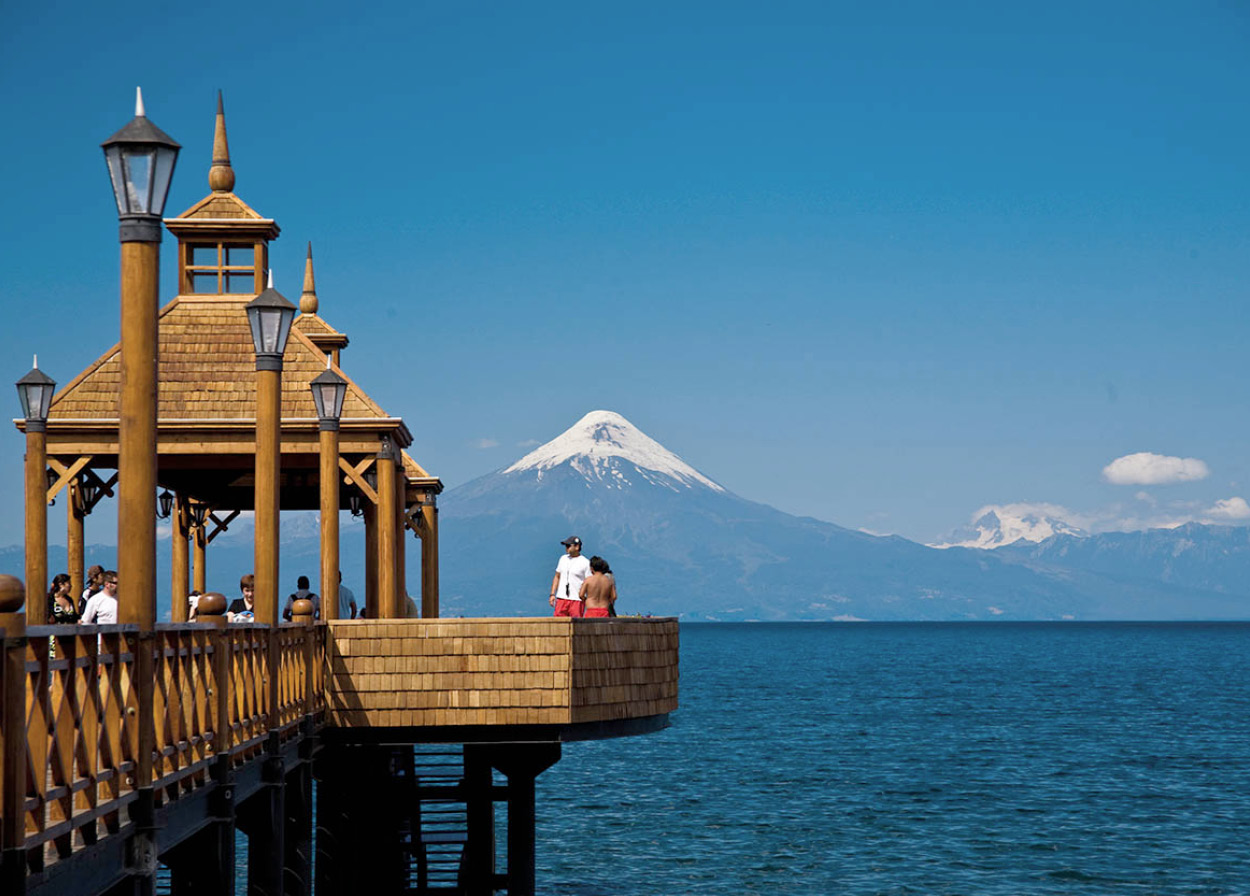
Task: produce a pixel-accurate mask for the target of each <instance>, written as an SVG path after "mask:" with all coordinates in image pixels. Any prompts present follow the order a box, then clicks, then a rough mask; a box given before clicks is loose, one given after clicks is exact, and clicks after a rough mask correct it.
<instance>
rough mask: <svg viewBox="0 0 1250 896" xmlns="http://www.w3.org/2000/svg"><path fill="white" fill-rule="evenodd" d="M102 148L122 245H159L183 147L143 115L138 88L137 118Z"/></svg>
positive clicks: (140, 92) (105, 142)
mask: <svg viewBox="0 0 1250 896" xmlns="http://www.w3.org/2000/svg"><path fill="white" fill-rule="evenodd" d="M100 145H101V146H102V147H104V159H105V161H106V162H108V167H109V179H110V180H112V182H113V197H114V198H115V199H116V200H117V217H118V219H119V220H120V221H121V240H122V242H123V243H127V242H144V243H159V242H160V241H161V225H160V217H161V215H162V214H163V213H164V211H165V199H166V198H167V197H168V196H169V182H170V180H171V179H172V178H173V176H174V163H175V162H176V161H178V150H179V149H181V148H182V147H181V146H179V145H178V143H177V142H176V141H175V140H174V139H173V138H172V137H170V136H169V135H168V134H166V133H165V132H164V131H162V130H161V129H160V128H158V127H157V126H156V125H154V124H152V122H150V121H148V119H147V116H146V115H144V112H143V92H142V91H140V90H139V89H138V88H136V90H135V117H134V118H133V119H131V121H130V123H129V124H128V125H126V126H125V127H124V128H122V129H121V130H120V131H118V132H117V133H116V134H114V135H113V136H112V137H109V138H108V139H107V140H105V141H104V142H103V143H101V144H100Z"/></svg>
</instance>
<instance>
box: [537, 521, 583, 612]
mask: <svg viewBox="0 0 1250 896" xmlns="http://www.w3.org/2000/svg"><path fill="white" fill-rule="evenodd" d="M560 544H562V545H564V551H565V553H564V556H563V557H561V558H560V562H559V563H557V564H556V575H555V578H553V579H552V580H551V597H550V598H548V600H547V603H549V604H551V606H553V607H555V613H554V614H553V615H555V616H572V617H573V618H578V617H580V616H581V615H582V601H581V597H580V595H581V593H582V582H584V581H586V577H587V576H589V575H590V561H589V560H587V559H586V558H585V557H583V556H582V540H581V539H580V538H578V537H577V536H576V535H570V536H569V537H568V538H566V539H564V541H562V542H560Z"/></svg>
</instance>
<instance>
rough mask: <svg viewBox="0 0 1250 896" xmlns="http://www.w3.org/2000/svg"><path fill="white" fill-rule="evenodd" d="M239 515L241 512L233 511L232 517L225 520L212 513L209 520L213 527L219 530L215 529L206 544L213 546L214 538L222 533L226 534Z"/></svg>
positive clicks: (209, 534)
mask: <svg viewBox="0 0 1250 896" xmlns="http://www.w3.org/2000/svg"><path fill="white" fill-rule="evenodd" d="M239 513H240V511H238V510H234V511H231V513H230V515H229V516H228V517H226V518H225V519H224V520H223V519H221V518H220V517H219V516H217V514H215V513H212V512H210V513H209V514H208V518H209V519H210V520H211V521H212V523H213V525H214V526H216V527H217V528H215V529H214V530H213V531H212V532H210V533H208V536H207V538H206V539H205V542H206V543H207V544H212V543H213V539H214V538H216V537H217V536H218V535H220V534H221V533H222V532H225V531H226V530H227V529H229V528H230V524H231V523H233V522H234V518H235V517H237V516H238V515H239Z"/></svg>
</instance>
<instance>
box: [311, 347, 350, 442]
mask: <svg viewBox="0 0 1250 896" xmlns="http://www.w3.org/2000/svg"><path fill="white" fill-rule="evenodd" d="M309 385H310V386H312V396H313V404H315V405H316V406H317V417H318V418H319V419H320V420H321V425H322V428H325V427H326V425H327V424H333V428H334V429H338V424H339V418H340V417H341V416H342V415H343V399H344V398H345V397H346V396H347V380H345V379H343V378H342V377H341V376H339V375H338V374H337V373H335V372H334V371H333V370H331V369H330V364H329V359H327V362H326V369H325V370H323V371H321V373H319V374H317V376H316V378H315V379H313V381H312V382H311V383H310V384H309Z"/></svg>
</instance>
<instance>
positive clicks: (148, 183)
mask: <svg viewBox="0 0 1250 896" xmlns="http://www.w3.org/2000/svg"><path fill="white" fill-rule="evenodd" d="M154 156H155V153H154V152H152V150H150V149H148V150H141V149H137V148H133V147H132V148H130V149H129V151H128V152H127V153H126V155H125V161H126V200H127V204H128V205H129V207H130V211H131V212H132V213H135V214H146V213H148V212H149V211H150V203H151V200H152V167H153V163H154V161H155V159H154Z"/></svg>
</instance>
